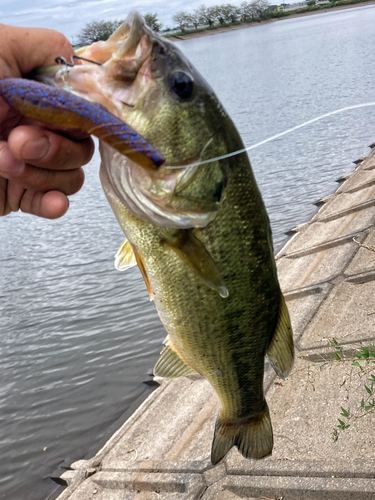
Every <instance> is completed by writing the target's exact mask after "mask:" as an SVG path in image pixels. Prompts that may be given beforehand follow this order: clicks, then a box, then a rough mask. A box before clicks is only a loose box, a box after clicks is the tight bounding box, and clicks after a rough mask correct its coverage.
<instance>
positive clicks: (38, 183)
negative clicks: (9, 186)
mask: <svg viewBox="0 0 375 500" xmlns="http://www.w3.org/2000/svg"><path fill="white" fill-rule="evenodd" d="M12 180H16V181H17V182H18V183H19V184H20V185H21V186H23V187H24V188H25V189H30V190H32V191H41V192H44V193H46V192H47V191H54V190H56V191H61V192H62V193H64V194H65V195H71V194H75V193H77V191H79V190H80V189H81V187H82V186H83V182H84V180H85V174H84V172H83V169H82V168H76V169H74V170H47V169H44V168H38V167H34V166H33V165H29V164H28V163H26V164H25V166H24V169H23V171H22V172H21V173H19V174H18V175H17V176H16V177H14V178H13V177H12Z"/></svg>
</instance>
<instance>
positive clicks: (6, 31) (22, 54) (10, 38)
mask: <svg viewBox="0 0 375 500" xmlns="http://www.w3.org/2000/svg"><path fill="white" fill-rule="evenodd" d="M46 40H48V43H46ZM0 46H1V47H7V48H8V51H9V54H6V56H7V57H6V60H5V63H6V67H7V70H8V71H5V74H4V77H6V76H21V75H25V74H27V73H30V72H31V71H32V70H34V69H35V68H37V67H39V66H49V65H53V64H55V58H56V57H58V56H61V57H64V58H66V59H67V60H69V58H70V56H71V55H72V54H73V53H74V52H73V48H72V46H71V44H70V42H69V40H68V39H67V38H65V36H64V35H63V34H61V33H59V32H57V31H54V30H47V29H43V28H18V27H15V26H7V25H5V24H2V25H1V29H0ZM7 73H9V75H8V74H7Z"/></svg>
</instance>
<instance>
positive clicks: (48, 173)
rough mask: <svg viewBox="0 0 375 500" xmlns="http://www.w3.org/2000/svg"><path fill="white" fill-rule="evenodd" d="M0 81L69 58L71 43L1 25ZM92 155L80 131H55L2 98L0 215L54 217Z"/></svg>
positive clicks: (90, 145)
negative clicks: (13, 213) (22, 113)
mask: <svg viewBox="0 0 375 500" xmlns="http://www.w3.org/2000/svg"><path fill="white" fill-rule="evenodd" d="M0 47H1V48H0V79H3V78H19V77H21V76H24V75H27V74H28V73H30V72H31V71H33V70H34V69H35V68H38V67H40V66H49V65H53V64H55V61H54V59H55V57H57V56H62V57H65V58H66V59H67V60H69V59H70V56H71V55H72V54H73V49H72V47H71V45H70V43H69V41H68V40H67V39H66V38H65V37H64V35H62V34H61V33H58V32H57V31H53V30H47V29H42V28H16V27H12V26H7V25H4V24H0ZM93 152H94V144H93V141H92V139H91V138H90V137H89V136H88V135H87V134H86V133H85V132H79V131H76V130H75V131H68V130H60V131H59V130H56V129H54V128H53V127H47V126H46V125H44V124H42V123H40V122H36V121H33V120H31V119H28V118H26V117H24V116H22V115H21V114H20V113H19V112H18V111H16V110H15V109H13V108H11V107H9V106H8V105H7V104H6V103H5V102H4V101H3V100H2V99H1V98H0V216H1V215H7V214H9V213H10V212H16V211H18V210H21V211H22V212H26V213H30V214H34V215H38V216H40V217H45V218H48V219H55V218H57V217H61V216H62V215H64V214H65V212H66V211H67V209H68V207H69V200H68V198H67V195H71V194H74V193H76V192H77V191H78V190H79V189H80V188H81V187H82V184H83V181H84V173H83V170H82V168H81V167H82V165H85V164H86V163H88V162H89V161H90V159H91V157H92V154H93Z"/></svg>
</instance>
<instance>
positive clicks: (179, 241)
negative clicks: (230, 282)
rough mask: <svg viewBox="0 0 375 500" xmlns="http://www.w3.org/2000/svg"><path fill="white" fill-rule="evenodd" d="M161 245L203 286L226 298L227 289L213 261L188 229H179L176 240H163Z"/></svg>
mask: <svg viewBox="0 0 375 500" xmlns="http://www.w3.org/2000/svg"><path fill="white" fill-rule="evenodd" d="M161 243H162V244H164V245H167V246H168V247H169V248H171V249H172V250H173V251H174V252H176V254H177V255H178V256H179V257H180V258H181V259H182V260H183V261H184V262H185V263H186V264H187V265H188V266H189V267H190V268H191V269H192V270H193V271H194V272H195V274H196V275H197V276H198V277H199V278H200V279H201V281H203V283H204V284H205V285H207V286H208V287H209V288H211V289H212V290H216V291H217V292H218V293H219V295H220V296H221V297H223V298H227V297H228V295H229V292H228V289H227V287H226V286H225V282H224V280H223V278H222V276H221V273H220V271H219V269H218V268H217V265H216V264H215V261H214V259H213V258H212V257H211V255H210V253H209V252H208V250H207V249H206V247H205V246H204V245H203V243H201V242H200V241H199V240H198V238H196V237H195V236H194V234H193V233H192V232H191V231H190V230H189V229H180V230H178V231H177V237H176V238H174V239H163V240H162V241H161Z"/></svg>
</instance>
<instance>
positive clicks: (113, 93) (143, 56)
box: [32, 12, 154, 121]
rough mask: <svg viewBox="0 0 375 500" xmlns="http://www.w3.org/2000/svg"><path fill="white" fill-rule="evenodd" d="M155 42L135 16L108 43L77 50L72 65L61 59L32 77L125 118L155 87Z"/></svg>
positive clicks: (93, 44)
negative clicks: (152, 75)
mask: <svg viewBox="0 0 375 500" xmlns="http://www.w3.org/2000/svg"><path fill="white" fill-rule="evenodd" d="M152 39H153V32H152V31H151V29H150V28H148V26H147V25H146V24H145V21H144V19H143V17H142V16H141V15H140V14H139V13H138V12H131V13H130V14H129V15H128V17H127V19H126V21H125V22H124V23H123V24H122V25H121V26H120V27H119V28H117V30H116V31H115V32H114V33H112V35H111V36H110V37H109V38H108V40H106V41H105V42H103V41H99V42H95V43H92V44H91V45H88V46H85V47H81V48H79V49H77V50H76V51H75V55H74V56H73V57H72V60H71V61H69V62H68V61H66V60H64V59H63V58H61V57H58V58H56V61H57V62H58V65H56V66H49V67H45V68H39V69H38V70H36V71H35V72H34V73H33V75H32V76H33V78H34V79H36V80H38V81H42V82H43V83H47V84H49V85H52V86H55V87H60V88H64V89H65V90H67V91H69V92H71V93H74V94H76V95H79V96H80V97H83V98H84V99H86V100H88V101H92V102H99V103H100V104H102V105H103V106H104V107H105V108H106V109H108V110H109V111H110V112H112V113H113V114H115V115H116V116H118V117H119V118H123V115H126V114H127V113H126V111H129V110H131V109H132V108H134V107H136V105H137V103H138V101H139V100H140V98H142V97H143V96H144V95H145V94H147V93H149V92H150V90H151V89H152V87H153V85H154V83H153V80H152V78H151V68H150V66H151V64H150V62H149V64H147V60H148V59H149V56H150V55H151V52H152ZM141 80H142V81H141ZM140 81H141V85H140ZM135 87H136V89H135ZM126 108H128V110H127V109H126ZM124 121H126V120H124Z"/></svg>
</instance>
